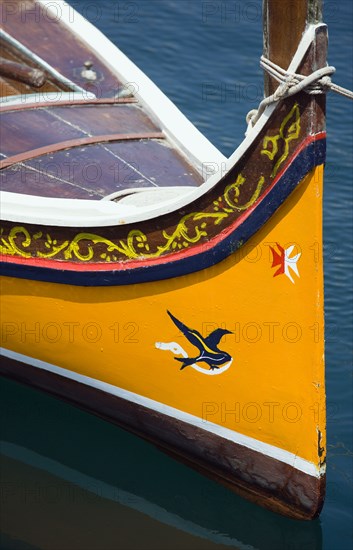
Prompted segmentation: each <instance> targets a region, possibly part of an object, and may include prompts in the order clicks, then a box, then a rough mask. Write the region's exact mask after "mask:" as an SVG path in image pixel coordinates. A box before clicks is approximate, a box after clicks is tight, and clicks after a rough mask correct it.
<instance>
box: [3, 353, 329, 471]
mask: <svg viewBox="0 0 353 550" xmlns="http://www.w3.org/2000/svg"><path fill="white" fill-rule="evenodd" d="M0 354H2V355H3V356H4V357H8V358H9V359H13V360H15V361H20V362H21V363H26V364H28V365H31V366H32V367H37V368H39V369H43V370H46V371H48V372H52V373H54V374H58V375H59V376H63V377H64V378H68V379H70V380H75V381H76V382H79V383H81V384H85V385H86V386H90V387H92V388H96V389H98V390H101V391H104V392H106V393H109V394H110V395H115V396H117V397H120V398H122V399H126V400H127V401H130V402H131V403H135V404H137V405H141V406H143V407H146V408H148V409H151V410H153V411H156V412H159V413H161V414H163V415H165V416H169V417H170V418H174V419H176V420H180V421H181V422H186V423H187V424H191V425H192V426H196V427H197V428H201V429H202V430H206V431H207V432H209V433H212V434H214V435H216V436H219V437H222V438H223V439H227V440H228V441H232V442H233V443H237V444H238V445H242V446H243V447H246V448H248V449H251V450H252V451H256V452H258V453H262V454H263V455H266V456H269V457H271V458H274V459H276V460H279V461H280V462H284V463H285V464H289V465H290V466H292V468H295V469H296V470H299V471H301V472H304V473H305V474H308V475H310V476H314V477H320V476H321V475H322V474H323V473H324V472H325V465H324V466H322V467H321V469H319V468H317V466H316V465H315V464H314V463H313V462H309V461H308V460H305V459H304V458H300V457H298V456H297V455H295V454H294V453H290V452H289V451H286V450H284V449H281V448H280V447H275V446H274V445H270V444H269V443H264V442H263V441H259V440H258V439H254V438H253V437H249V436H247V435H244V434H240V433H238V432H236V431H234V430H230V429H229V428H225V427H224V426H219V425H218V424H214V423H213V422H209V421H208V420H204V419H202V418H199V417H197V416H194V415H192V414H189V413H186V412H184V411H180V410H179V409H175V408H174V407H170V406H169V405H165V404H164V403H160V402H159V401H155V400H154V399H150V398H149V397H144V396H143V395H138V394H137V393H133V392H130V391H128V390H124V389H122V388H118V387H117V386H113V385H112V384H108V383H107V382H102V381H101V380H97V379H96V378H91V377H89V376H84V375H82V374H78V373H77V372H74V371H71V370H68V369H63V368H62V367H59V366H57V365H52V364H51V363H46V362H45V361H41V360H39V359H35V358H33V357H29V356H27V355H22V354H21V353H17V352H15V351H12V350H8V349H6V348H0Z"/></svg>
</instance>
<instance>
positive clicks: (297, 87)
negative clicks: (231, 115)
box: [246, 56, 353, 132]
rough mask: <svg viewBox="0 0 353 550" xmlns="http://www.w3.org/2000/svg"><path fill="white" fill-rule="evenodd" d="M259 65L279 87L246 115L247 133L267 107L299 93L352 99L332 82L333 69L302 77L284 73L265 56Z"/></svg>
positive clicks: (349, 94)
mask: <svg viewBox="0 0 353 550" xmlns="http://www.w3.org/2000/svg"><path fill="white" fill-rule="evenodd" d="M260 65H261V67H262V68H263V69H264V70H265V71H266V72H267V73H268V74H269V75H270V76H272V77H273V78H274V79H275V80H277V82H279V83H280V85H279V86H278V88H277V89H276V91H275V92H274V93H273V94H272V95H270V96H268V97H265V99H263V100H262V101H261V103H260V105H259V107H258V109H252V110H251V111H250V112H249V113H248V114H247V116H246V122H247V124H248V130H247V132H248V131H249V130H250V129H251V128H253V127H254V126H255V124H256V122H257V121H258V120H259V118H260V116H261V115H262V113H263V112H264V110H265V109H266V107H267V106H268V105H271V104H272V103H276V102H278V101H279V100H281V99H285V98H286V97H290V96H292V95H294V94H297V93H299V92H301V91H305V92H306V93H308V94H311V95H315V94H325V93H327V92H328V91H332V92H336V93H338V94H340V95H343V96H344V97H347V98H349V99H353V92H351V91H350V90H347V89H346V88H342V86H338V85H337V84H334V83H333V82H332V80H331V78H330V75H332V74H333V73H334V72H335V71H336V69H335V67H332V66H327V67H322V68H321V69H317V70H316V71H314V72H312V73H311V74H310V75H308V76H304V75H302V74H297V73H289V72H288V71H285V70H284V69H282V67H280V66H279V65H276V63H274V62H273V61H271V60H270V59H267V58H266V57H265V56H261V60H260Z"/></svg>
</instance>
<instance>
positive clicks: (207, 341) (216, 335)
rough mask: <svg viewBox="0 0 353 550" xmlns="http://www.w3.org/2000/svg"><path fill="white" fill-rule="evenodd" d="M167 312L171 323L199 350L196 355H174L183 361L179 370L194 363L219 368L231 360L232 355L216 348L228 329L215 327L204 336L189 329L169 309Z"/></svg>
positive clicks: (229, 332)
mask: <svg viewBox="0 0 353 550" xmlns="http://www.w3.org/2000/svg"><path fill="white" fill-rule="evenodd" d="M167 313H168V315H169V317H170V318H171V320H172V321H173V323H174V324H175V325H176V326H177V327H178V329H179V330H180V331H181V332H182V333H183V334H184V336H186V338H187V339H188V340H189V342H190V344H192V345H193V346H195V347H196V348H197V349H198V350H199V355H197V356H196V357H174V359H175V360H176V361H180V362H181V363H183V364H182V365H181V367H180V370H183V369H185V367H188V366H189V365H192V364H194V363H201V362H203V363H206V364H207V365H208V366H209V367H210V369H211V370H213V369H219V367H220V366H221V365H223V364H224V363H226V362H227V361H231V359H232V357H231V356H230V355H229V353H227V352H225V351H222V350H220V349H219V348H218V344H219V342H220V340H221V338H222V336H224V335H225V334H232V332H231V331H230V330H227V329H223V328H217V329H216V330H214V331H213V332H212V333H211V334H210V335H209V336H207V337H206V338H204V337H203V336H202V335H201V334H200V333H199V332H198V331H197V330H194V329H191V328H189V327H187V326H186V325H184V323H182V322H181V321H179V320H178V319H177V318H176V317H174V315H172V313H170V311H168V310H167Z"/></svg>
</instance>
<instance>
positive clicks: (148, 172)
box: [107, 140, 203, 186]
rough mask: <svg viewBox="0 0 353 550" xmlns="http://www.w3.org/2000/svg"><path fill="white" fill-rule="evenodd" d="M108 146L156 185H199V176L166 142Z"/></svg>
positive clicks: (201, 181)
mask: <svg viewBox="0 0 353 550" xmlns="http://www.w3.org/2000/svg"><path fill="white" fill-rule="evenodd" d="M107 149H109V151H111V152H112V153H113V154H115V155H119V156H121V155H122V157H123V158H124V160H125V162H128V163H129V164H131V165H132V166H135V167H136V168H137V169H138V170H140V171H141V172H142V173H143V174H144V175H145V176H146V177H147V178H149V179H150V180H151V181H153V182H154V183H155V184H156V185H157V186H181V185H201V184H202V183H203V178H202V176H201V175H200V174H199V173H198V172H197V171H196V170H195V169H194V168H193V167H192V165H191V164H190V163H188V161H187V160H186V159H185V158H184V157H183V156H182V155H180V154H179V153H178V152H177V151H176V150H175V149H172V148H171V147H170V145H168V142H167V141H166V140H164V141H163V142H160V141H156V140H154V141H141V142H140V143H138V144H137V143H132V142H131V143H128V142H125V143H109V144H107Z"/></svg>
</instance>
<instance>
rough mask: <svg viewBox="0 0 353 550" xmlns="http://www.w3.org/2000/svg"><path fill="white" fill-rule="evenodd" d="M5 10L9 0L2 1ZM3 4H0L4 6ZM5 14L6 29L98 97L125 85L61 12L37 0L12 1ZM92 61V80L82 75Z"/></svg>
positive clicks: (108, 94)
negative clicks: (51, 11) (51, 10)
mask: <svg viewBox="0 0 353 550" xmlns="http://www.w3.org/2000/svg"><path fill="white" fill-rule="evenodd" d="M1 4H2V7H3V9H4V10H6V9H7V8H6V5H7V6H8V4H9V3H8V2H4V1H3V2H1ZM1 4H0V6H1ZM11 5H12V6H11V10H9V9H7V13H6V17H5V16H4V17H3V27H4V30H5V31H6V32H7V33H9V34H11V35H12V36H13V37H14V38H16V39H17V40H19V41H20V42H21V43H22V44H24V45H25V46H26V47H27V48H29V49H30V50H32V51H33V52H34V53H35V54H36V55H38V56H39V57H41V58H42V59H44V60H45V61H46V62H47V63H49V64H50V65H52V66H53V67H54V68H55V69H56V70H57V71H59V72H60V73H61V74H62V75H64V76H65V77H66V78H68V79H70V80H72V81H73V82H75V83H76V84H78V85H79V86H81V87H82V88H84V89H86V90H88V91H90V92H93V93H95V94H96V95H97V96H98V97H104V96H106V97H113V96H114V95H115V94H116V93H118V92H119V90H121V89H122V87H123V85H122V83H121V82H120V81H119V79H118V78H117V77H116V75H115V74H114V73H113V72H112V71H111V70H110V69H109V68H108V67H107V66H106V65H105V63H104V62H102V61H101V60H100V59H99V58H98V56H97V55H96V54H95V53H94V52H93V51H92V50H90V49H89V47H87V46H86V45H85V44H84V43H83V42H82V41H81V40H80V39H79V38H77V37H76V36H75V35H73V34H72V33H71V32H70V31H69V29H68V28H67V27H66V26H65V25H64V24H63V23H61V22H60V16H59V15H58V16H57V17H55V15H51V14H49V12H48V11H47V10H46V9H45V8H43V6H41V5H40V4H38V3H35V2H34V0H17V1H16V0H15V1H12V2H11ZM87 60H90V61H91V62H92V63H93V67H92V68H93V70H95V71H96V72H97V80H96V81H95V82H89V81H87V80H86V79H85V78H84V77H82V76H81V70H82V68H83V64H84V63H85V61H87Z"/></svg>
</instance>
